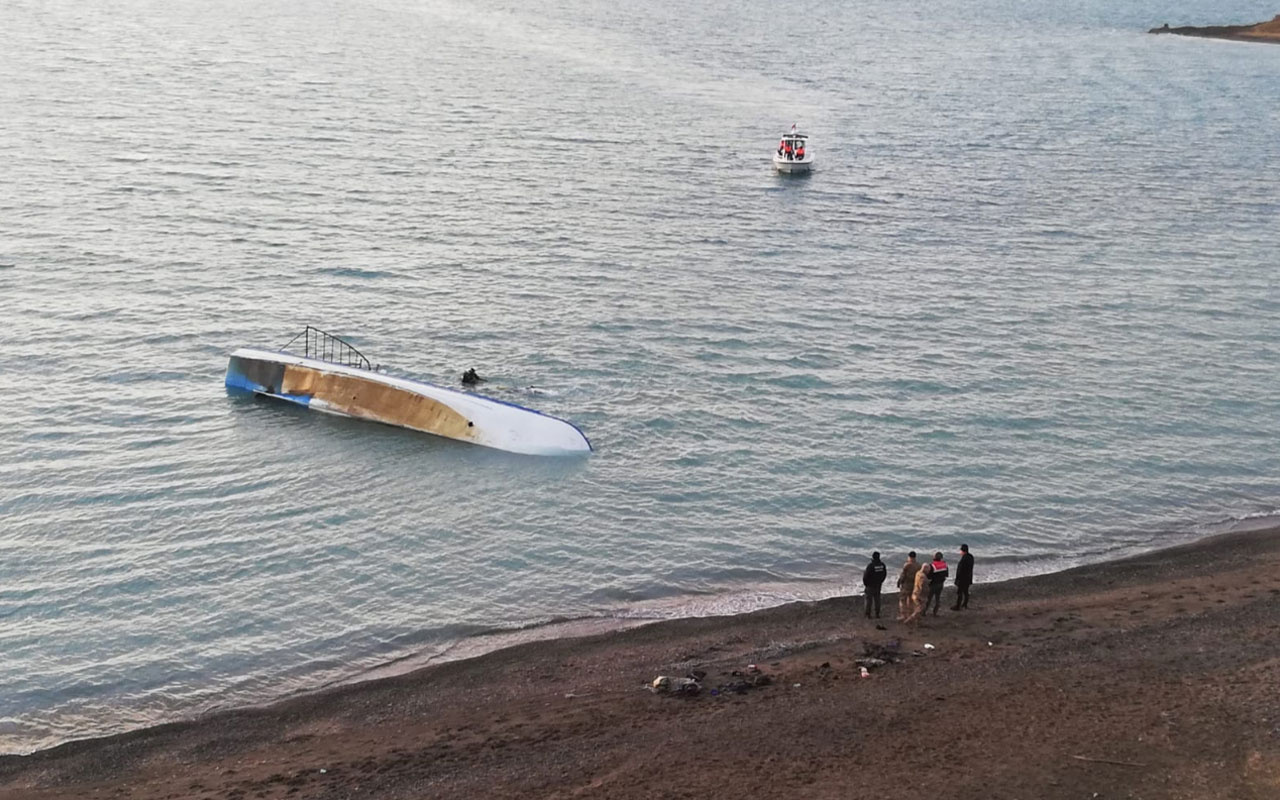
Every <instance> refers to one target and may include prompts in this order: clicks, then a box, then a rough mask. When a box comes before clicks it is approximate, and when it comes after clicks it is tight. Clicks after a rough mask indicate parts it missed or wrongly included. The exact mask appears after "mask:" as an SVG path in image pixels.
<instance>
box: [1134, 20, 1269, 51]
mask: <svg viewBox="0 0 1280 800" xmlns="http://www.w3.org/2000/svg"><path fill="white" fill-rule="evenodd" d="M1147 33H1171V34H1173V35H1175V36H1195V37H1199V38H1202V39H1226V40H1228V41H1232V42H1263V43H1266V42H1270V43H1272V44H1280V14H1277V15H1276V16H1275V18H1274V19H1272V20H1269V21H1266V22H1254V23H1249V24H1245V25H1205V26H1199V27H1197V26H1195V25H1184V26H1182V27H1178V28H1171V27H1169V23H1167V22H1166V23H1165V24H1164V25H1162V26H1161V27H1159V28H1152V29H1150V30H1149V31H1147Z"/></svg>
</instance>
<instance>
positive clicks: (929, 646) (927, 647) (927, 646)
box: [924, 644, 938, 650]
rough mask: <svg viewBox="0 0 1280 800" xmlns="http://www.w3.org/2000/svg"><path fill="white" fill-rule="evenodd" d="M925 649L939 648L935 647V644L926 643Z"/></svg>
mask: <svg viewBox="0 0 1280 800" xmlns="http://www.w3.org/2000/svg"><path fill="white" fill-rule="evenodd" d="M924 649H925V650H937V649H938V648H936V647H934V646H933V645H931V644H926V645H925V646H924Z"/></svg>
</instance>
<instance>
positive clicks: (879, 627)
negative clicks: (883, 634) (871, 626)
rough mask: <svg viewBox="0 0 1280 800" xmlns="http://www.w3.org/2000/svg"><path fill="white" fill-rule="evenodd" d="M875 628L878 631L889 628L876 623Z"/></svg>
mask: <svg viewBox="0 0 1280 800" xmlns="http://www.w3.org/2000/svg"><path fill="white" fill-rule="evenodd" d="M876 630H878V631H887V630H889V629H888V628H886V627H885V626H883V625H877V626H876Z"/></svg>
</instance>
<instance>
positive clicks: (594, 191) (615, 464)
mask: <svg viewBox="0 0 1280 800" xmlns="http://www.w3.org/2000/svg"><path fill="white" fill-rule="evenodd" d="M1115 6H1123V7H1122V8H1116V7H1115ZM1273 6H1274V4H1273V3H1266V2H1244V0H1226V1H1225V2H1209V0H1193V1H1192V2H1186V3H1181V4H1179V9H1178V10H1176V11H1171V10H1170V9H1169V5H1168V4H1164V3H1156V2H1137V3H1125V4H1117V3H1109V2H1104V0H1082V1H1081V2H1077V3H1067V4H1061V3H1053V2H1049V1H1048V0H1035V1H1034V2H1030V3H1022V2H1017V3H1015V2H1011V1H1010V0H1005V1H1004V2H1000V1H999V0H996V1H995V2H960V1H959V0H944V2H941V3H927V4H914V5H911V4H902V3H892V2H887V1H886V0H872V2H867V3H857V4H839V3H836V4H832V3H808V4H796V5H795V6H794V9H793V10H792V11H791V12H790V13H788V14H787V15H785V16H782V17H777V16H775V15H774V14H773V11H774V9H776V8H777V4H776V3H771V2H764V0H743V2H740V3H727V2H715V3H694V4H689V3H676V2H660V1H659V0H645V1H644V2H639V3H622V4H619V3H614V2H607V1H606V0H569V1H568V2H562V3H556V4H536V3H534V4H531V3H516V2H508V3H501V2H488V1H487V0H476V2H465V3H464V2H456V3H454V2H438V1H437V0H418V1H416V2H415V1H413V0H385V2H355V1H354V0H344V1H343V2H338V1H337V0H331V1H329V2H326V1H325V0H302V1H299V2H284V0H275V1H271V0H269V1H268V2H258V1H256V0H255V2H247V1H246V2H231V1H229V0H213V1H212V2H201V3H164V2H144V0H119V2H111V3H79V2H71V0H51V1H50V2H43V1H41V2H37V1H36V0H7V1H6V2H5V3H4V5H3V8H2V9H0V26H2V27H3V30H4V44H3V46H2V47H0V110H2V112H3V113H0V165H2V166H0V186H2V188H3V191H2V192H0V309H2V316H0V319H2V320H3V322H4V324H3V325H2V326H0V390H2V394H3V397H4V399H5V408H4V413H5V419H4V422H3V425H2V426H0V750H3V751H26V750H30V749H33V748H36V747H40V746H46V745H49V744H53V743H56V742H59V741H64V740H66V739H69V738H78V737H82V736H88V735H95V734H102V733H109V732H114V731H119V730H123V729H125V728H128V727H131V726H135V725H139V724H144V723H149V722H155V721H158V720H166V719H174V718H179V717H183V716H189V715H192V714H196V713H200V712H201V711H204V710H207V709H210V708H213V707H219V706H226V705H232V704H237V703H245V702H257V701H262V700H266V699H270V698H272V697H277V696H279V695H281V694H284V693H288V692H293V691H299V690H303V689H306V688H311V687H315V686H318V685H322V684H324V683H325V682H328V681H332V680H339V679H344V678H349V677H351V676H353V675H356V674H359V673H360V672H361V671H362V670H364V669H367V668H369V667H371V666H373V665H375V664H378V663H381V662H385V661H388V660H391V659H396V658H401V657H404V656H408V655H411V654H418V657H419V658H422V657H430V656H431V655H432V654H438V653H443V652H446V651H448V650H449V648H450V647H453V646H455V645H456V644H457V643H458V642H459V641H460V640H461V639H463V638H464V637H467V636H469V635H470V634H474V633H476V632H478V631H484V630H490V629H494V628H503V627H514V626H525V625H533V624H537V623H542V622H546V621H548V620H552V619H557V618H587V619H588V620H596V621H597V622H592V623H591V624H598V621H599V620H602V619H605V620H607V619H609V618H627V617H630V618H636V617H651V616H664V615H672V614H682V613H706V612H710V611H723V610H729V609H738V608H746V607H750V606H753V605H758V604H762V603H769V602H778V601H780V600H782V599H786V598H792V597H816V596H823V595H829V594H832V593H835V592H840V591H847V590H848V582H849V580H850V578H851V575H852V574H853V571H854V570H855V569H857V568H858V567H859V566H860V564H861V562H862V560H863V559H864V558H865V556H866V554H867V553H869V551H870V550H872V549H880V550H882V551H885V552H886V553H891V554H893V555H892V559H891V560H892V561H895V562H896V561H898V560H899V558H900V555H899V553H900V551H903V550H905V549H907V548H909V547H914V548H919V549H922V550H923V549H926V548H929V549H932V548H935V547H940V548H943V549H946V550H948V551H951V550H953V549H954V547H955V545H957V544H958V543H959V541H961V540H967V541H968V542H969V543H970V544H971V545H972V546H973V548H974V552H975V553H976V554H977V556H978V565H979V580H983V579H989V578H991V577H994V576H998V575H1010V574H1016V573H1026V572H1032V571H1037V570H1046V569H1051V568H1054V567H1057V566H1061V565H1063V564H1067V563H1074V562H1076V561H1079V560H1082V559H1083V560H1088V559H1099V558H1103V557H1106V556H1108V555H1111V554H1114V553H1118V552H1123V551H1129V550H1134V549H1139V548H1144V547H1151V546H1154V545H1157V544H1159V543H1161V542H1166V541H1171V540H1173V539H1176V538H1178V537H1184V536H1189V535H1193V534H1195V533H1197V532H1200V531H1203V530H1206V529H1209V528H1211V527H1212V525H1213V524H1214V523H1215V522H1218V521H1221V520H1224V519H1229V518H1232V517H1242V516H1246V515H1250V514H1260V513H1267V512H1269V511H1271V510H1272V509H1274V508H1275V507H1276V506H1277V505H1280V480H1278V479H1277V474H1278V472H1280V456H1278V455H1277V452H1280V449H1277V448H1276V447H1275V442H1276V441H1277V440H1278V439H1280V370H1278V369H1277V367H1278V359H1277V355H1276V348H1277V344H1278V343H1280V291H1278V290H1277V279H1276V274H1277V257H1276V254H1277V253H1278V252H1280V225H1278V224H1277V223H1278V222H1280V192H1278V189H1280V185H1278V181H1277V178H1276V175H1275V170H1274V168H1273V167H1274V160H1275V155H1276V150H1275V147H1276V142H1277V138H1276V132H1277V130H1280V111H1278V109H1280V47H1268V46H1260V45H1240V44H1232V43H1226V42H1214V41H1202V40H1193V39H1179V38H1175V37H1165V36H1160V37H1156V36H1147V35H1146V34H1144V33H1143V32H1142V31H1144V30H1145V29H1146V28H1148V27H1150V26H1152V25H1157V24H1160V23H1162V22H1165V21H1169V22H1170V23H1172V24H1175V25H1177V24H1183V23H1202V24H1203V23H1207V22H1244V21H1256V20H1260V19H1265V18H1269V17H1270V16H1271V15H1272V14H1273V13H1274V12H1275V9H1274V7H1273ZM788 8H792V6H788ZM793 121H795V122H799V123H800V126H801V128H802V130H805V131H808V132H809V133H811V134H812V136H813V141H814V151H815V153H816V155H817V159H818V169H817V171H816V172H815V173H814V174H813V175H812V176H811V177H808V178H798V179H795V178H792V179H787V178H784V177H780V176H777V175H775V174H773V173H772V172H771V170H770V165H769V162H768V158H769V155H770V153H771V148H772V147H773V146H774V143H775V142H776V137H777V135H778V134H779V133H780V132H781V131H782V130H783V129H784V128H785V127H786V126H788V125H790V123H791V122H793ZM307 323H311V324H315V325H318V326H320V327H323V328H327V329H330V330H333V331H335V332H339V333H344V334H348V335H349V336H350V337H351V338H352V339H353V341H355V342H356V343H357V344H358V345H359V346H360V347H362V348H363V349H365V351H366V352H368V353H370V354H371V355H373V357H374V358H375V360H377V361H380V362H381V363H383V364H385V365H388V366H389V367H390V368H392V369H393V370H395V371H398V372H401V373H403V374H408V375H413V376H418V377H422V378H425V379H428V380H437V381H440V382H445V383H451V382H453V381H454V380H455V379H456V376H457V374H458V373H459V372H460V371H461V370H462V369H463V368H465V367H469V366H475V367H476V368H477V369H478V370H479V371H480V372H481V373H482V374H484V375H487V376H489V377H490V378H491V382H490V383H489V384H488V385H487V387H486V391H488V392H490V393H492V394H494V395H496V396H498V397H501V398H503V399H507V400H511V401H515V402H519V403H522V404H526V405H532V406H534V407H537V408H540V409H543V410H545V411H547V412H549V413H554V414H557V415H561V416H565V417H568V418H570V419H572V420H574V421H575V422H577V423H578V424H580V425H581V426H582V427H583V429H584V430H585V431H586V433H587V434H588V436H590V437H591V439H592V442H593V443H594V444H595V446H596V448H597V452H596V453H595V454H594V455H592V456H591V457H590V458H587V459H567V460H566V459H535V458H526V457H516V456H510V455H506V454H503V453H499V452H495V451H487V450H484V449H480V448H476V447H469V446H464V445H459V444H455V443H453V442H448V441H441V440H436V439H433V438H431V437H426V436H422V435H416V434H412V433H409V432H406V431H400V430H396V429H392V428H387V427H382V426H377V425H371V424H367V423H360V422H356V421H351V420H343V419H337V418H333V417H327V416H324V415H319V414H311V413H308V412H306V411H304V410H301V409H295V408H292V407H287V406H280V405H274V404H270V403H267V402H262V401H256V402H255V401H253V400H248V401H246V400H243V399H238V398H233V397H229V396H228V395H227V394H226V393H225V391H224V389H223V386H222V373H223V370H224V369H225V365H226V356H227V353H228V352H229V351H230V350H231V349H233V348H235V347H237V346H240V345H246V344H253V345H279V344H282V343H283V342H284V341H286V340H287V339H288V338H289V337H290V336H292V335H293V333H294V332H295V331H296V330H297V329H299V328H300V327H301V326H302V325H304V324H307Z"/></svg>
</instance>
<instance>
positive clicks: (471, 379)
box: [462, 367, 484, 386]
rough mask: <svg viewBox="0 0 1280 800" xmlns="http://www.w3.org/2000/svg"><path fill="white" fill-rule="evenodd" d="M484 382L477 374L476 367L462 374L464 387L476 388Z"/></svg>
mask: <svg viewBox="0 0 1280 800" xmlns="http://www.w3.org/2000/svg"><path fill="white" fill-rule="evenodd" d="M482 380H484V378H481V377H480V376H479V375H477V374H476V368H475V367H472V368H471V369H469V370H467V371H466V372H464V373H462V385H463V386H475V385H476V384H477V383H479V382H480V381H482Z"/></svg>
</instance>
